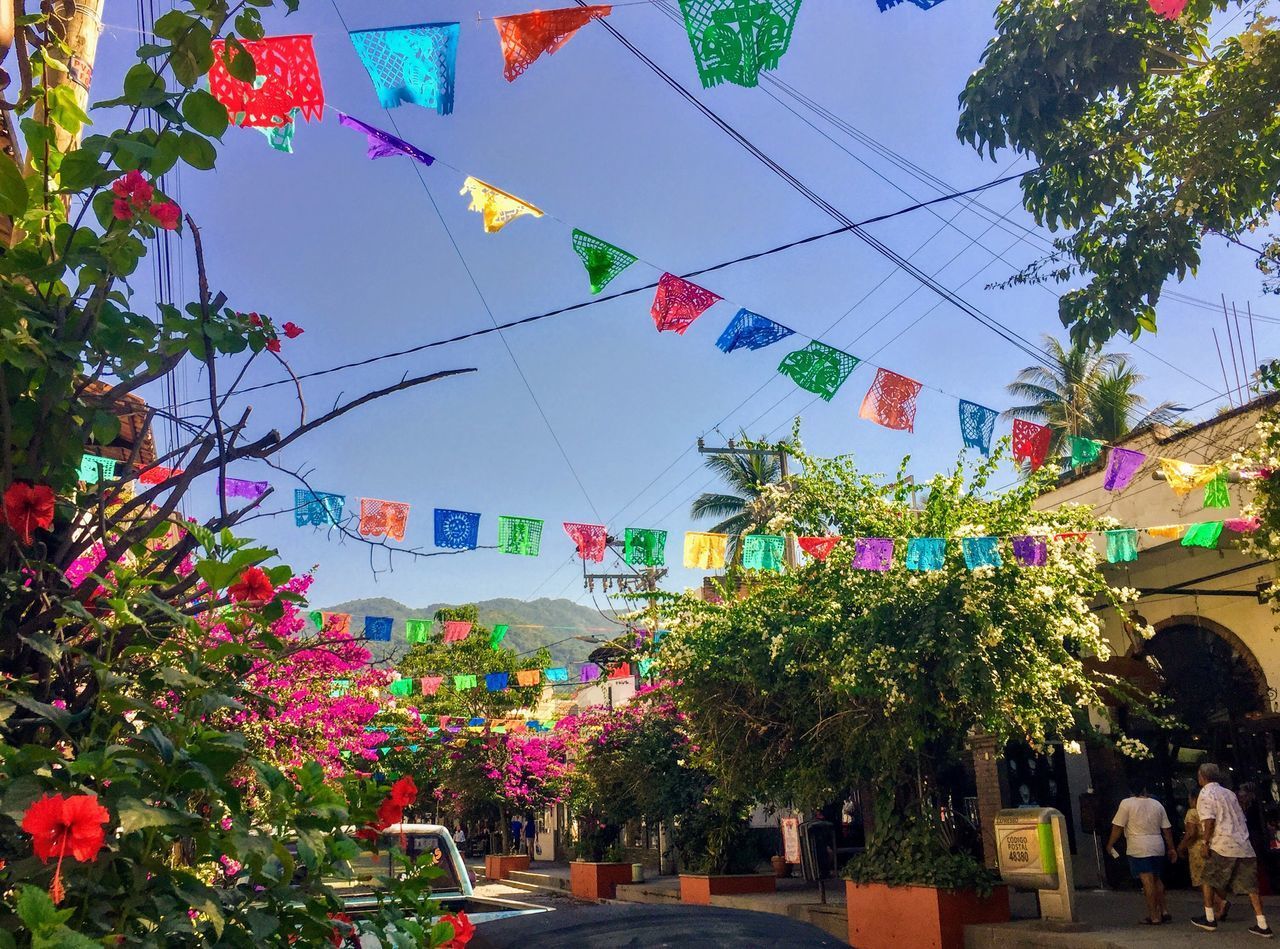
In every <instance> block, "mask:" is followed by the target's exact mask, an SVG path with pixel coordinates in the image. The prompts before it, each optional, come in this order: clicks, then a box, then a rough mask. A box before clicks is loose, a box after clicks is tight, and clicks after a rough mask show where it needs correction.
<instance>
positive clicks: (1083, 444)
mask: <svg viewBox="0 0 1280 949" xmlns="http://www.w3.org/2000/svg"><path fill="white" fill-rule="evenodd" d="M1067 443H1068V444H1069V445H1070V446H1071V462H1070V464H1071V467H1072V468H1080V467H1082V466H1084V465H1091V464H1093V463H1094V462H1095V461H1097V460H1098V457H1099V456H1100V455H1101V454H1102V442H1100V441H1098V440H1097V439H1096V438H1085V437H1084V436H1082V435H1068V436H1067Z"/></svg>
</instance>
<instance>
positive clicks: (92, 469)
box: [76, 454, 230, 484]
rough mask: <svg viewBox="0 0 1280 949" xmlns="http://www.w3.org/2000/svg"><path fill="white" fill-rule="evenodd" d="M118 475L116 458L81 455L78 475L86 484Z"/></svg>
mask: <svg viewBox="0 0 1280 949" xmlns="http://www.w3.org/2000/svg"><path fill="white" fill-rule="evenodd" d="M115 476H116V460H115V459H114V458H104V457H102V456H101V455H88V454H86V455H81V456H80V472H79V474H78V475H77V476H76V477H77V478H78V479H79V480H80V481H83V482H84V483H85V484H97V483H98V482H99V481H112V480H114V479H115ZM228 480H230V479H228Z"/></svg>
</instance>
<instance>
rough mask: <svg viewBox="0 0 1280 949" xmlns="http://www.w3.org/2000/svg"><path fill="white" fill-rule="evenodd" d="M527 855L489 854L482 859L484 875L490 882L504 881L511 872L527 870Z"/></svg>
mask: <svg viewBox="0 0 1280 949" xmlns="http://www.w3.org/2000/svg"><path fill="white" fill-rule="evenodd" d="M528 869H529V855H528V854H527V853H511V854H500V853H491V854H489V855H487V856H486V857H485V858H484V875H485V876H486V877H487V878H488V879H490V880H505V879H506V878H507V874H508V873H510V872H511V871H512V870H528Z"/></svg>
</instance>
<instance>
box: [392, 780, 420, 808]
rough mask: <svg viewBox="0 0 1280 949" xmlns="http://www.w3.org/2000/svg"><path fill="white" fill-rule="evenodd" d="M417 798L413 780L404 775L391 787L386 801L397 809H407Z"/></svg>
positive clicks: (416, 788) (416, 787)
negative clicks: (390, 802) (392, 803)
mask: <svg viewBox="0 0 1280 949" xmlns="http://www.w3.org/2000/svg"><path fill="white" fill-rule="evenodd" d="M417 798H418V786H417V785H416V784H414V783H413V778H411V777H409V776H408V775H406V776H405V777H403V778H401V779H400V780H399V781H397V782H396V783H395V784H393V785H391V792H390V793H389V794H388V795H387V800H388V801H393V802H394V803H395V804H396V806H397V807H401V808H404V807H408V806H409V805H410V804H412V803H413V802H414V801H415V800H417Z"/></svg>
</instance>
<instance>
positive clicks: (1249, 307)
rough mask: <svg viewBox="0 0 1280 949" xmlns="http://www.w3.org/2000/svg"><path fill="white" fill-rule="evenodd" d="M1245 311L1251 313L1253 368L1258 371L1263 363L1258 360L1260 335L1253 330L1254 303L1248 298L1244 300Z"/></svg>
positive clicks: (1250, 342)
mask: <svg viewBox="0 0 1280 949" xmlns="http://www.w3.org/2000/svg"><path fill="white" fill-rule="evenodd" d="M1244 311H1245V312H1246V313H1247V314H1249V345H1250V346H1252V347H1253V368H1254V370H1255V371H1256V370H1257V369H1258V367H1259V366H1260V365H1262V364H1261V363H1260V362H1258V337H1257V335H1256V334H1255V333H1254V331H1253V304H1252V303H1250V302H1249V301H1248V300H1245V301H1244Z"/></svg>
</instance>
